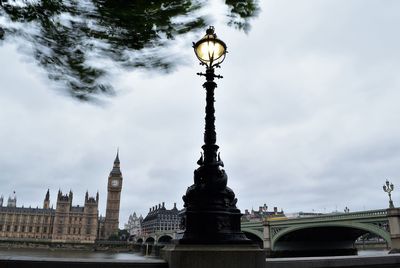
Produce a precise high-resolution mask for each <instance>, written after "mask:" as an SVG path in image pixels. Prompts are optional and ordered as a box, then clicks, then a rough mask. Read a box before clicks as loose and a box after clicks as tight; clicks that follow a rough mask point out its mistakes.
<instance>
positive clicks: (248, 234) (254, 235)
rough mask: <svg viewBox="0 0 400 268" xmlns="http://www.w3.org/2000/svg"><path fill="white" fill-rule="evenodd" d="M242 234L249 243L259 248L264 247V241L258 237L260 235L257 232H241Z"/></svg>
mask: <svg viewBox="0 0 400 268" xmlns="http://www.w3.org/2000/svg"><path fill="white" fill-rule="evenodd" d="M242 232H243V233H244V234H245V236H246V237H247V238H248V239H250V240H251V241H253V242H255V243H257V244H258V245H259V247H260V248H263V247H264V241H263V238H262V237H260V234H259V232H258V231H254V230H250V231H248V230H242Z"/></svg>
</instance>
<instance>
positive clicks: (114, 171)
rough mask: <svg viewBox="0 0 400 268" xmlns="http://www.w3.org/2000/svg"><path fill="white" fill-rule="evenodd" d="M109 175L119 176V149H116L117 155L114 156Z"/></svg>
mask: <svg viewBox="0 0 400 268" xmlns="http://www.w3.org/2000/svg"><path fill="white" fill-rule="evenodd" d="M110 175H121V170H120V162H119V147H118V149H117V155H116V156H115V160H114V166H113V169H112V170H111V173H110Z"/></svg>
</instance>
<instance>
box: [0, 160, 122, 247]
mask: <svg viewBox="0 0 400 268" xmlns="http://www.w3.org/2000/svg"><path fill="white" fill-rule="evenodd" d="M107 190H108V191H107V206H106V215H105V217H99V210H98V206H99V193H98V192H97V194H96V196H95V197H92V196H89V193H88V192H86V196H85V203H84V205H83V206H79V205H78V206H73V205H72V200H73V193H72V191H70V192H69V193H67V194H64V193H63V192H61V191H60V190H59V191H58V194H57V200H56V207H55V209H54V208H53V207H52V206H51V207H50V191H49V190H47V193H46V195H45V198H44V201H43V207H42V208H30V207H29V208H25V207H23V206H22V207H18V206H17V197H16V196H15V192H14V194H13V195H12V196H10V197H9V198H8V200H7V203H5V200H3V199H4V198H3V196H1V197H0V240H21V241H25V240H28V241H32V240H34V241H48V242H60V243H63V242H66V243H94V242H95V240H97V239H99V240H106V239H108V238H109V237H110V236H112V235H115V234H117V232H118V224H119V221H118V220H119V208H120V198H121V190H122V173H121V170H120V161H119V156H118V153H117V156H116V158H115V160H114V165H113V168H112V170H111V172H110V175H109V177H108V185H107ZM3 203H4V204H3Z"/></svg>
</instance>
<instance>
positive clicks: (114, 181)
mask: <svg viewBox="0 0 400 268" xmlns="http://www.w3.org/2000/svg"><path fill="white" fill-rule="evenodd" d="M118 185H119V181H118V180H112V181H111V186H113V187H117V186H118Z"/></svg>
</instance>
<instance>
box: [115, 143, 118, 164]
mask: <svg viewBox="0 0 400 268" xmlns="http://www.w3.org/2000/svg"><path fill="white" fill-rule="evenodd" d="M115 164H119V147H118V148H117V156H116V157H115V160H114V165H115Z"/></svg>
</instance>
